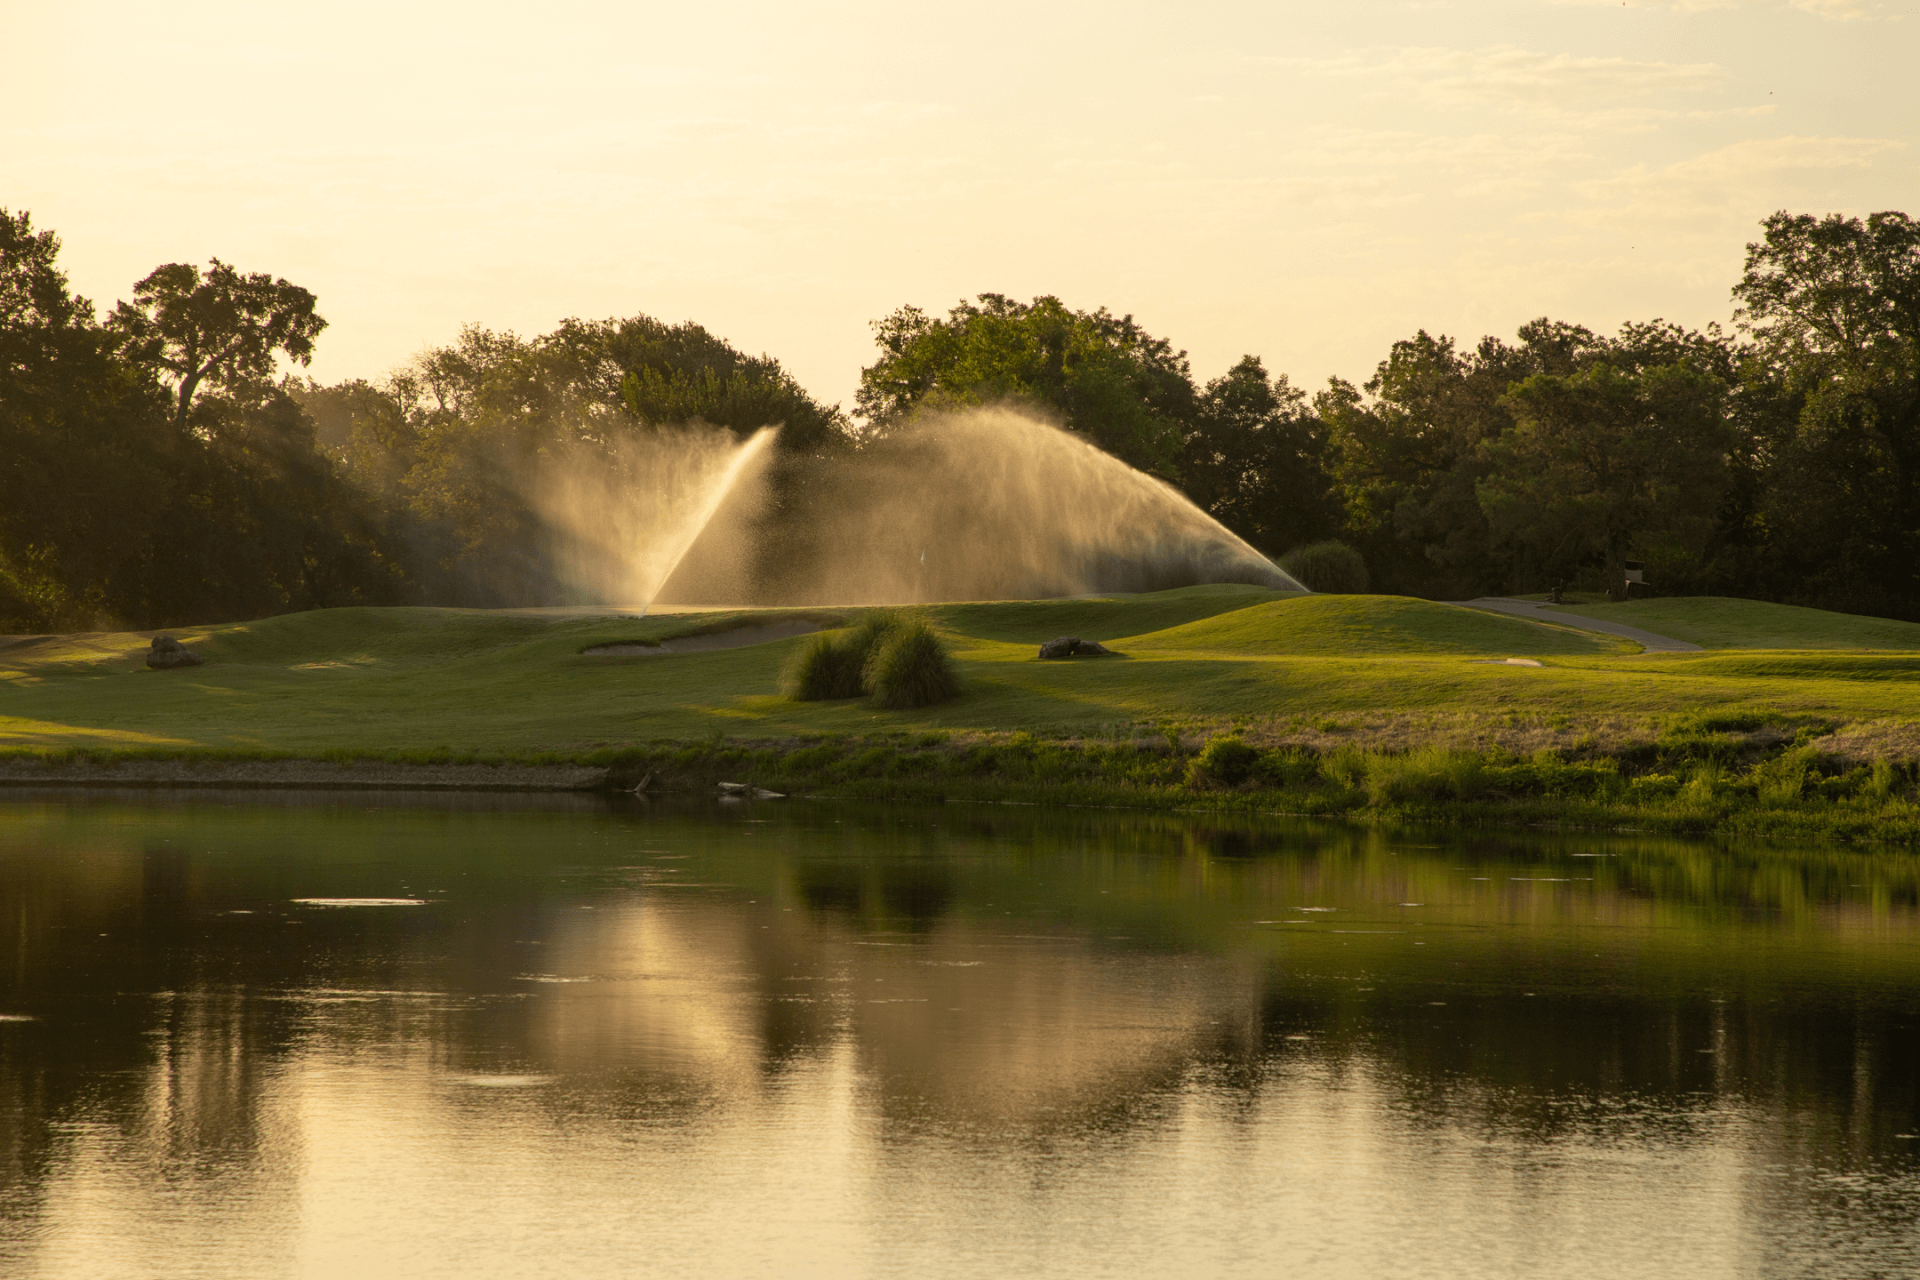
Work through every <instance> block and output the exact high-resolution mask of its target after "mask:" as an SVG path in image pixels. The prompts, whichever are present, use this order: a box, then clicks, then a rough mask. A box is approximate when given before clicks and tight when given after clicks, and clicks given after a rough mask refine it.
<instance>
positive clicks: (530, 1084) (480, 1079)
mask: <svg viewBox="0 0 1920 1280" xmlns="http://www.w3.org/2000/svg"><path fill="white" fill-rule="evenodd" d="M553 1079H554V1078H553V1077H552V1076H535V1075H518V1076H514V1075H471V1076H454V1077H453V1083H455V1084H464V1085H470V1086H471V1087H473V1088H475V1089H533V1088H538V1087H539V1086H541V1085H545V1084H552V1083H553Z"/></svg>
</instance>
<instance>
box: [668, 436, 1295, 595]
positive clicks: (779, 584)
mask: <svg viewBox="0 0 1920 1280" xmlns="http://www.w3.org/2000/svg"><path fill="white" fill-rule="evenodd" d="M758 441H759V438H758V437H756V438H755V440H754V441H750V442H749V443H748V444H747V445H746V446H744V447H743V450H742V454H741V456H740V459H739V460H737V461H736V462H735V463H734V464H732V465H731V466H730V468H729V469H727V470H726V472H725V477H726V478H725V481H724V483H722V484H721V485H720V486H719V487H718V488H717V489H716V490H714V492H715V493H716V494H717V497H715V498H714V499H713V500H712V502H711V504H710V505H709V506H708V507H707V508H706V515H705V516H704V517H703V518H702V520H701V523H700V529H699V531H698V532H696V533H695V535H694V536H693V537H692V539H691V542H690V545H689V546H688V547H687V548H686V549H685V550H683V551H681V552H679V553H678V554H677V555H675V556H674V557H673V559H674V561H675V562H676V563H678V564H680V571H679V572H675V573H672V574H671V578H670V580H666V581H664V589H663V590H662V591H661V592H660V596H661V598H662V599H663V600H671V601H673V602H675V603H682V604H707V605H724V604H748V603H752V604H908V603H923V602H931V601H939V600H1008V599H1040V598H1046V597H1051V596H1070V595H1081V594H1086V593H1090V592H1110V591H1157V590H1163V589H1166V588H1169V587H1180V586H1190V585H1193V584H1196V583H1203V582H1244V583H1252V584H1256V585H1260V586H1268V587H1275V588H1279V589H1282V590H1292V591H1298V590H1303V589H1304V588H1302V587H1301V586H1300V584H1299V583H1298V582H1296V581H1294V579H1292V578H1291V577H1289V576H1288V575H1287V574H1285V573H1284V572H1282V571H1281V570H1280V569H1279V568H1278V567H1277V566H1276V565H1274V563H1273V562H1272V561H1270V560H1268V559H1267V558H1266V557H1265V556H1263V555H1261V554H1260V552H1258V551H1256V550H1255V549H1254V548H1253V547H1252V546H1250V545H1248V544H1247V543H1246V542H1245V541H1244V540H1243V539H1241V538H1239V537H1238V536H1236V535H1235V534H1234V533H1232V532H1231V531H1230V530H1228V529H1227V528H1226V527H1225V526H1223V525H1222V524H1220V522H1219V521H1217V520H1215V519H1213V517H1211V516H1209V515H1207V514H1206V513H1205V512H1204V511H1201V510H1200V509H1199V508H1198V507H1196V506H1195V505H1194V504H1193V503H1192V502H1190V501H1189V500H1188V499H1187V498H1186V497H1185V496H1184V495H1182V494H1181V493H1180V492H1179V491H1178V490H1176V489H1174V488H1173V487H1172V486H1171V485H1168V484H1166V483H1165V482H1163V481H1161V480H1157V479H1155V478H1154V477H1152V476H1149V475H1146V474H1144V473H1142V472H1140V471H1136V470H1135V469H1134V468H1132V467H1130V466H1128V465H1127V464H1125V463H1124V462H1121V461H1120V460H1119V459H1117V458H1115V457H1113V456H1112V455H1111V454H1108V453H1105V452H1102V451H1101V450H1099V449H1097V448H1095V447H1094V446H1093V445H1091V444H1089V443H1088V442H1087V441H1086V440H1085V439H1083V438H1082V437H1080V436H1078V435H1075V434H1074V433H1072V432H1069V431H1063V430H1061V429H1060V428H1058V427H1056V426H1053V425H1051V424H1049V423H1047V422H1045V421H1042V420H1041V419H1039V418H1038V417H1035V416H1033V415H1032V414H1030V413H1026V412H1022V411H1019V410H1014V409H1007V408H988V409H977V410H970V411H965V412H958V413H944V414H929V415H923V416H922V417H920V418H918V419H917V420H916V421H915V422H914V423H913V425H911V426H910V427H908V428H906V429H903V430H901V431H899V432H897V433H895V434H892V435H890V436H888V437H886V438H883V439H880V440H876V441H872V442H870V443H869V444H867V445H866V446H865V447H863V448H862V449H860V450H859V451H857V452H856V453H854V454H852V455H851V456H849V457H847V458H845V459H841V460H837V461H834V462H831V463H824V464H816V465H814V466H812V467H810V468H809V469H808V470H807V472H806V473H805V474H804V476H803V477H802V483H800V484H799V485H797V486H796V488H795V493H794V496H793V497H792V499H791V500H790V501H788V502H786V503H785V504H784V505H783V509H782V511H781V512H780V513H779V516H778V518H777V519H773V518H770V517H769V513H768V512H767V510H766V507H765V501H764V495H765V486H764V485H762V486H759V487H758V488H755V487H754V486H751V485H747V484H745V483H744V482H745V481H746V479H747V478H748V477H749V475H751V474H752V463H753V461H754V460H755V459H757V458H759V457H761V456H762V454H761V453H759V452H751V451H754V450H755V445H756V444H757V443H758ZM761 450H762V451H764V446H761ZM749 544H751V545H752V546H753V547H754V551H753V552H752V557H753V561H754V564H753V572H752V574H751V576H750V577H749V576H747V575H743V574H739V573H735V572H724V571H707V570H705V566H706V565H708V564H714V565H721V566H724V565H730V564H735V563H738V562H739V560H740V559H741V554H742V553H741V552H740V551H739V550H738V549H739V548H741V547H743V546H747V545H749ZM696 568H699V569H701V570H702V571H699V572H696V571H695V570H696Z"/></svg>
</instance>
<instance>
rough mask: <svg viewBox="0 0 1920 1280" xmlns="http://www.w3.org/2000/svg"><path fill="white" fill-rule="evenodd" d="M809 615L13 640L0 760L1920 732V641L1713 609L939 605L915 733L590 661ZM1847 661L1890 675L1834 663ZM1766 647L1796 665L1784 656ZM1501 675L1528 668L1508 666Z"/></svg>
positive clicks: (739, 671) (507, 618)
mask: <svg viewBox="0 0 1920 1280" xmlns="http://www.w3.org/2000/svg"><path fill="white" fill-rule="evenodd" d="M1609 608H1612V609H1616V610H1618V611H1619V612H1617V613H1614V612H1606V611H1605V610H1606V609H1609ZM1636 610H1637V611H1640V612H1630V611H1636ZM796 612H801V611H762V612H758V613H752V614H745V615H716V614H694V615H685V614H683V615H656V616H653V617H649V618H646V619H635V618H605V617H571V616H554V615H543V614H538V613H515V612H500V613H489V612H477V611H467V610H449V609H341V610H328V611H323V612H317V613H308V614H296V615H289V616H285V617H278V618H270V619H266V620H263V621H259V622H251V623H244V624H235V625H229V626H221V627H212V628H201V629H188V630H181V631H178V632H175V633H174V634H175V635H177V636H178V637H179V638H180V639H181V640H182V641H184V642H185V643H187V644H189V645H190V646H192V647H194V648H196V649H199V650H200V651H201V652H203V653H204V654H206V656H207V657H208V659H209V662H208V664H207V665H206V666H204V667H201V668H198V669H193V670H185V671H174V672H151V671H147V670H145V669H144V668H143V667H142V666H141V656H142V655H143V654H144V652H145V650H146V647H147V641H148V637H147V636H145V635H132V634H118V635H91V636H67V637H53V638H48V639H41V640H34V641H28V642H24V643H19V642H16V643H14V644H12V645H10V646H9V647H6V648H0V747H16V748H29V749H31V748H62V747H85V746H90V747H107V748H142V747H146V748H163V749H166V748H171V749H188V750H200V749H213V750H230V751H275V752H296V753H314V752H321V751H329V750H335V751H367V752H397V751H415V750H419V751H433V750H439V749H451V750H454V751H472V752H480V753H493V754H524V753H536V752H558V753H578V752H584V751H589V750H593V749H596V748H599V747H603V746H618V745H624V744H633V743H646V742H654V741H660V740H668V739H673V740H696V739H710V738H712V737H714V736H715V735H716V734H724V735H726V736H728V737H734V738H785V737H794V736H806V735H812V734H820V733H855V734H860V733H871V732H875V731H887V730H897V729H919V728H931V729H950V730H957V731H962V732H972V731H979V732H994V731H1005V730H1016V729H1029V730H1033V731H1036V732H1043V733H1067V734H1100V733H1110V732H1116V731H1119V730H1121V729H1123V728H1124V727H1126V726H1131V725H1140V724H1143V723H1145V724H1155V723H1168V722H1172V723H1180V724H1185V725H1189V726H1194V727H1196V728H1206V727H1209V726H1225V725H1232V724H1239V725H1245V726H1247V727H1249V728H1254V729H1257V728H1259V727H1260V726H1261V725H1263V724H1265V725H1273V724H1281V723H1285V724H1294V725H1299V724H1303V723H1304V724H1321V723H1329V724H1331V723H1337V722H1343V721H1346V722H1351V721H1356V720H1370V721H1371V722H1381V723H1384V722H1385V720H1387V719H1392V720H1394V721H1395V723H1397V724H1398V725H1399V726H1400V728H1399V729H1397V730H1396V731H1395V732H1396V733H1397V734H1398V735H1399V738H1398V739H1396V740H1404V739H1405V736H1406V734H1407V733H1410V732H1413V733H1416V734H1417V726H1418V724H1420V723H1429V724H1433V725H1436V726H1448V725H1450V726H1452V727H1453V731H1455V736H1456V737H1457V736H1459V734H1460V733H1467V732H1468V731H1470V730H1472V728H1473V726H1475V725H1495V726H1498V725H1511V724H1515V723H1519V722H1522V721H1526V722H1538V723H1542V724H1551V725H1554V726H1557V729H1556V732H1560V733H1562V734H1575V735H1577V734H1578V733H1580V732H1582V726H1583V725H1590V726H1601V727H1602V728H1604V726H1606V725H1613V726H1615V727H1616V728H1618V727H1620V726H1624V725H1629V724H1633V723H1643V722H1649V721H1651V720H1654V719H1659V718H1662V717H1671V716H1673V715H1675V714H1684V713H1689V712H1711V713H1714V714H1733V713H1740V712H1751V713H1754V714H1766V715H1778V714H1785V715H1789V716H1796V715H1798V716H1815V717H1822V718H1824V719H1825V720H1826V721H1828V722H1830V723H1831V725H1832V726H1835V727H1838V726H1842V725H1846V724H1851V723H1857V722H1863V721H1873V722H1882V723H1892V722H1906V721H1912V720H1915V719H1920V697H1916V693H1920V627H1916V626H1911V625H1909V624H1901V623H1888V622H1883V621H1880V620H1875V619H1862V618H1848V617H1844V616H1843V615H1835V614H1821V613H1818V612H1816V611H1813V610H1784V611H1783V607H1782V606H1771V605H1753V604H1751V603H1750V602H1743V601H1725V600H1707V601H1697V602H1689V601H1684V600H1675V601H1665V600H1659V601H1649V602H1644V603H1636V604H1630V605H1625V606H1601V607H1595V606H1580V607H1579V613H1580V614H1591V615H1592V616H1595V617H1601V616H1605V617H1615V616H1618V617H1619V618H1621V620H1623V621H1631V622H1632V623H1633V625H1636V626H1641V627H1644V628H1646V629H1648V630H1652V631H1656V632H1660V633H1662V634H1668V635H1675V636H1678V637H1680V638H1683V639H1695V640H1696V641H1697V642H1698V643H1702V644H1707V645H1709V646H1710V647H1711V648H1713V649H1714V650H1715V651H1714V652H1710V653H1705V654H1684V655H1643V654H1641V653H1640V652H1639V651H1638V647H1637V646H1635V645H1633V644H1631V643H1628V642H1624V641H1619V640H1616V639H1613V638H1612V637H1608V636H1604V635H1598V634H1594V633H1589V632H1581V631H1578V630H1576V629H1574V624H1577V623H1578V622H1579V621H1580V618H1579V617H1578V616H1572V612H1573V611H1568V612H1569V616H1568V617H1567V618H1566V619H1565V620H1566V622H1567V623H1568V624H1569V625H1568V626H1564V627H1562V626H1556V625H1544V624H1541V623H1536V622H1532V621H1529V620H1527V619H1523V618H1516V617H1510V616H1505V615H1500V614H1493V613H1486V612H1482V611H1477V610H1471V609H1464V608H1460V607H1457V606H1453V605H1445V604H1435V603H1432V602H1428V601H1420V600H1410V599H1405V598H1400V597H1384V596H1299V595H1287V594H1281V593H1275V592H1270V591H1266V590H1262V589H1259V588H1254V587H1242V586H1211V587H1195V588H1187V589H1184V590H1180V591H1170V592H1160V593H1156V594H1153V595H1144V596H1131V597H1113V598H1103V599H1082V600H1055V601H1032V602H1007V603H986V604H956V605H943V606H937V607H934V608H931V609H929V610H928V613H929V614H930V616H931V617H932V618H933V619H934V620H935V622H936V623H937V624H938V625H939V626H940V628H941V629H942V631H943V633H944V634H945V636H946V638H947V641H948V644H949V646H950V648H951V650H952V653H953V656H954V658H955V660H956V662H957V664H958V667H959V670H960V674H961V677H962V680H963V682H964V686H965V693H964V695H963V696H962V697H961V698H960V699H958V700H957V701H955V702H952V703H948V704H946V705H943V706H939V707H934V708H930V709H927V710H925V711H918V712H886V711H880V710H877V709H875V708H874V707H872V706H871V705H869V704H868V703H866V702H865V701H863V700H861V701H848V702H838V703H810V704H798V703H793V702H790V701H788V700H786V699H785V698H783V697H781V696H780V694H779V691H778V675H779V671H780V668H781V665H782V663H783V662H784V660H785V659H786V657H787V656H788V654H789V653H791V652H792V650H793V648H794V647H795V646H796V645H798V644H800V643H803V642H802V641H800V640H786V641H776V642H773V643H768V644H762V645H756V646H752V647H747V648H738V649H730V650H720V651H716V652H708V653H694V654H684V655H676V656H669V657H655V656H646V657H614V658H606V657H588V656H583V655H582V654H581V652H580V651H581V650H582V649H584V648H586V647H588V646H590V645H595V644H604V643H607V642H610V641H619V640H633V639H649V638H650V639H661V638H665V637H669V636H672V635H674V634H676V633H681V632H685V631H687V630H689V629H695V628H698V629H702V630H706V629H712V628H715V627H721V626H725V625H727V624H728V622H729V621H730V620H731V619H738V620H742V621H744V620H746V619H747V618H751V619H753V620H755V621H765V620H767V619H768V618H769V617H779V616H791V615H792V614H793V613H796ZM857 615H858V611H857V610H846V611H837V612H836V611H828V612H826V613H819V612H817V611H816V612H814V613H812V614H810V615H809V616H815V617H818V618H821V619H823V620H828V621H833V620H838V619H849V620H850V619H852V618H854V617H856V616H857ZM1742 627H1750V628H1751V629H1752V630H1751V632H1750V633H1748V632H1742V631H1741V628H1742ZM1063 634H1072V635H1079V636H1081V637H1082V638H1085V639H1095V640H1100V641H1103V642H1105V643H1107V644H1109V645H1110V646H1111V647H1113V648H1115V649H1117V650H1119V651H1120V652H1119V655H1118V656H1115V657H1110V658H1095V659H1085V660H1073V661H1069V662H1061V663H1054V662H1039V661H1036V660H1035V656H1034V654H1035V649H1036V647H1037V645H1038V644H1039V643H1040V642H1041V641H1043V640H1046V639H1049V638H1051V637H1053V636H1057V635H1063ZM1847 636H1852V637H1856V638H1863V637H1864V638H1869V639H1871V640H1872V641H1874V642H1875V643H1873V644H1872V645H1871V646H1870V647H1872V648H1874V649H1876V650H1878V651H1877V652H1872V653H1847V652H1842V651H1840V647H1839V643H1838V641H1839V639H1840V638H1844V637H1847ZM1743 639H1745V640H1746V642H1747V643H1746V644H1745V645H1744V646H1742V645H1741V641H1742V640H1743ZM1781 639H1786V640H1790V641H1792V642H1793V644H1794V648H1792V649H1781V648H1779V647H1777V646H1774V645H1773V642H1774V641H1778V640H1781ZM1895 642H1898V643H1897V644H1896V643H1895ZM1890 650H1897V651H1890ZM1508 657H1527V658H1534V659H1537V660H1539V661H1540V662H1541V663H1543V665H1542V666H1539V667H1524V666H1509V665H1504V664H1499V663H1498V662H1497V660H1499V659H1504V658H1508ZM1409 726H1413V728H1409ZM1596 731H1598V730H1596Z"/></svg>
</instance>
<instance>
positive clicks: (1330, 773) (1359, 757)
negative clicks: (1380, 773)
mask: <svg viewBox="0 0 1920 1280" xmlns="http://www.w3.org/2000/svg"><path fill="white" fill-rule="evenodd" d="M1320 776H1321V777H1323V778H1325V779H1326V780H1327V781H1328V782H1331V783H1333V784H1334V785H1335V786H1337V787H1347V788H1350V789H1351V788H1357V787H1358V786H1359V785H1360V783H1361V781H1362V780H1363V779H1364V778H1365V777H1366V776H1367V753H1366V752H1365V751H1363V750H1362V749H1361V748H1359V747H1357V746H1355V745H1354V744H1353V743H1351V742H1349V743H1345V744H1343V745H1341V746H1338V747H1335V748H1334V749H1333V750H1332V751H1329V752H1327V754H1325V755H1323V756H1321V757H1320Z"/></svg>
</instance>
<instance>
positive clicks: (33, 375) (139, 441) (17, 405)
mask: <svg viewBox="0 0 1920 1280" xmlns="http://www.w3.org/2000/svg"><path fill="white" fill-rule="evenodd" d="M59 252H60V241H59V240H58V239H57V238H56V237H55V236H54V234H53V233H52V232H51V231H40V232H36V231H34V229H33V223H32V219H31V217H30V216H29V215H28V214H27V213H25V212H24V211H23V212H21V213H18V214H10V213H8V212H7V211H6V210H4V209H0V624H11V625H15V626H20V627H27V628H32V629H40V628H45V627H59V626H94V625H96V624H97V622H98V621H99V620H100V619H102V618H106V617H111V616H113V615H114V614H116V613H117V612H118V611H119V606H120V602H121V600H122V598H123V596H124V593H125V591H126V590H127V589H128V587H129V585H130V584H131V583H132V582H134V581H135V580H137V578H138V573H137V569H136V566H135V564H134V563H133V555H132V546H131V544H130V540H129V539H128V537H127V532H128V530H130V529H137V528H140V527H141V526H142V525H143V524H144V522H145V521H146V520H147V519H149V518H150V517H151V516H152V514H153V512H154V511H155V510H156V509H157V508H158V507H159V506H160V505H161V504H162V503H164V502H165V500H166V498H167V494H168V491H169V489H170V487H171V486H170V483H169V478H168V476H167V475H166V472H165V467H164V461H165V455H166V453H167V451H168V448H169V443H170V442H169V441H168V440H167V439H166V436H167V431H166V414H165V411H164V399H163V397H162V394H161V392H160V389H159V387H158V386H157V385H156V384H154V383H153V381H152V380H151V379H150V378H148V377H146V376H145V375H144V373H143V371H141V370H140V369H138V368H137V367H135V366H132V365H129V364H128V363H127V362H125V361H123V360H121V359H120V358H119V357H118V355H117V353H116V350H115V347H116V344H115V341H114V340H113V338H112V337H111V335H108V334H106V333H104V332H103V331H102V330H101V329H100V327H99V326H98V325H97V324H96V323H95V322H94V316H93V306H92V304H91V303H89V302H88V301H87V300H86V299H85V298H77V297H74V296H73V295H72V294H71V293H69V292H68V289H67V279H66V276H65V274H64V273H62V272H61V271H60V270H59V268H58V267H57V266H56V265H55V259H56V258H57V257H58V255H59Z"/></svg>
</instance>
